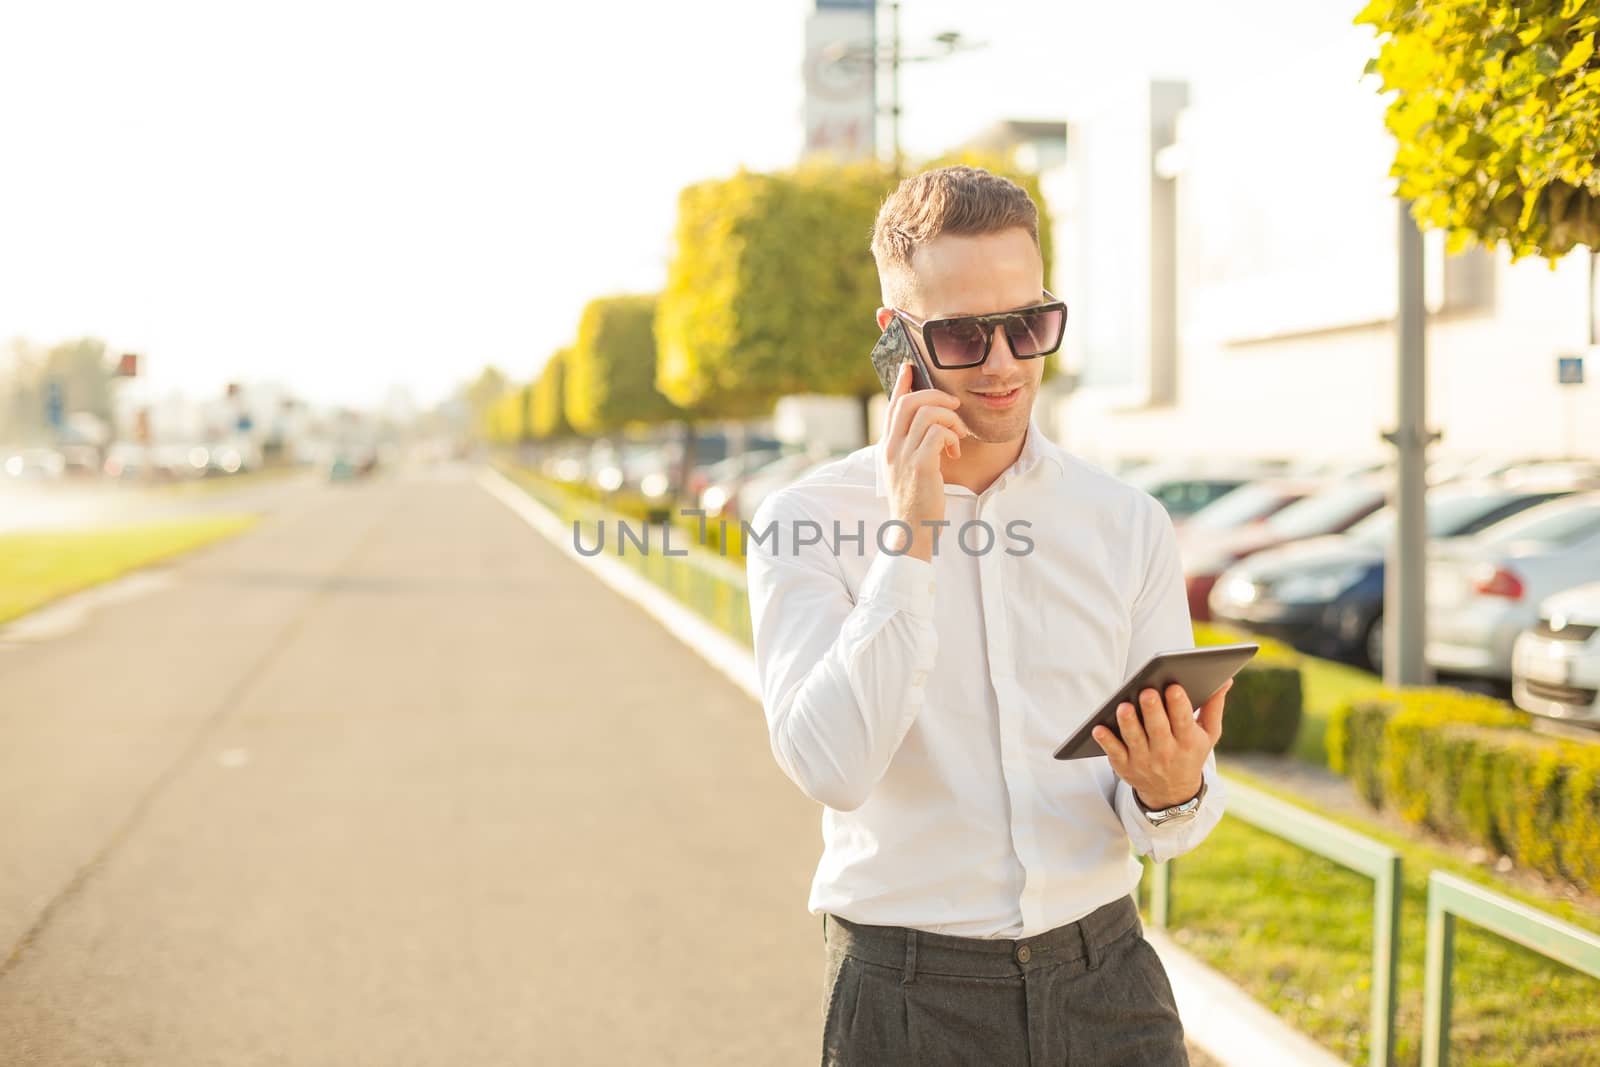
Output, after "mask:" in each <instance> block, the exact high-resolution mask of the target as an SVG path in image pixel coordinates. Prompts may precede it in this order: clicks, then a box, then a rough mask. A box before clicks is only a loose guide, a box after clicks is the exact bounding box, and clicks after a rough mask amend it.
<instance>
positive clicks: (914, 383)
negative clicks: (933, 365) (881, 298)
mask: <svg viewBox="0 0 1600 1067" xmlns="http://www.w3.org/2000/svg"><path fill="white" fill-rule="evenodd" d="M906 360H910V361H911V389H912V391H913V392H915V391H916V390H918V389H931V388H933V379H932V378H931V377H930V376H929V374H928V368H927V366H926V365H925V364H924V363H923V362H922V352H921V351H920V350H919V349H918V348H917V345H916V342H914V341H912V340H911V335H910V334H909V333H907V332H906V326H905V323H903V322H901V321H900V316H898V315H896V316H895V317H894V318H892V319H890V320H889V325H888V327H887V328H886V329H885V330H884V331H883V333H882V334H881V335H879V337H878V343H877V344H875V345H873V346H872V366H873V368H874V369H876V370H877V372H878V380H879V381H880V382H882V383H883V395H884V396H892V395H893V394H894V383H895V379H896V378H898V377H899V376H900V364H902V363H904V362H905V361H906Z"/></svg>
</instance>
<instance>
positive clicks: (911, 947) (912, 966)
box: [900, 927, 917, 985]
mask: <svg viewBox="0 0 1600 1067" xmlns="http://www.w3.org/2000/svg"><path fill="white" fill-rule="evenodd" d="M916 977H917V932H916V931H915V930H913V929H911V928H910V927H907V928H906V973H905V976H904V977H903V978H901V979H900V983H901V984H902V985H909V984H910V983H911V982H913V981H915V980H916Z"/></svg>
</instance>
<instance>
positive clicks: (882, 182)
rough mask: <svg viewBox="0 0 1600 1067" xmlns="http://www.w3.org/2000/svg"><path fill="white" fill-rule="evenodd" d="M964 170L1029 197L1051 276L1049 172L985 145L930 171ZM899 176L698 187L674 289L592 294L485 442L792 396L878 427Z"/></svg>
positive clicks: (819, 172) (659, 419) (677, 256)
mask: <svg viewBox="0 0 1600 1067" xmlns="http://www.w3.org/2000/svg"><path fill="white" fill-rule="evenodd" d="M953 163H967V164H970V165H973V166H981V167H984V168H986V169H988V170H990V171H992V172H994V173H997V174H1004V175H1006V176H1007V177H1009V178H1011V179H1012V180H1013V181H1016V182H1017V183H1018V184H1019V185H1021V186H1022V187H1023V188H1025V189H1027V190H1028V192H1029V195H1031V196H1032V197H1033V199H1034V201H1035V203H1037V204H1038V205H1039V210H1040V233H1039V239H1040V244H1041V247H1042V251H1043V253H1044V261H1045V272H1046V277H1048V276H1049V269H1050V261H1051V254H1052V249H1051V241H1050V229H1051V227H1050V218H1049V213H1048V208H1047V206H1046V205H1045V203H1044V198H1043V196H1042V195H1041V193H1040V191H1039V186H1038V179H1037V177H1035V176H1034V175H1031V174H1028V173H1026V172H1024V171H1022V170H1021V169H1020V168H1018V167H1016V166H1015V165H1013V164H1012V163H1011V162H1010V161H1008V160H1006V159H1004V158H1000V157H997V156H993V155H984V154H978V153H971V152H962V153H957V154H953V155H951V156H947V157H944V158H941V159H937V160H933V161H931V162H929V163H927V164H926V166H928V167H938V166H944V165H947V164H953ZM895 185H896V179H895V177H894V175H893V172H892V171H891V169H890V168H889V167H888V166H887V165H884V164H878V163H874V162H867V163H854V164H848V165H838V164H825V163H813V164H808V165H802V166H800V167H797V168H795V169H793V170H789V171H783V172H778V173H754V172H751V171H746V170H741V171H740V172H739V173H737V174H735V175H734V176H732V177H730V178H721V179H714V180H709V181H703V182H699V183H696V184H694V185H691V186H689V187H688V188H686V189H684V190H683V191H682V192H681V193H680V194H679V197H678V215H677V220H676V224H675V228H674V235H673V238H674V249H673V253H672V257H671V259H670V262H669V264H668V268H667V281H666V287H665V288H664V289H663V291H662V292H660V293H659V294H646V295H625V296H609V297H602V298H600V299H597V300H594V301H592V302H591V303H590V304H589V305H588V306H587V307H586V308H585V309H584V311H583V314H582V315H581V317H580V318H579V321H578V324H577V336H576V340H575V341H574V343H573V344H572V345H571V346H570V347H566V348H563V349H562V350H560V351H559V352H556V353H555V354H554V355H552V356H551V357H550V358H549V360H548V361H547V362H546V363H545V366H544V369H543V370H542V371H541V372H540V374H539V376H538V377H537V378H536V379H535V380H534V381H532V382H529V383H527V384H525V385H522V386H515V385H513V384H512V383H509V382H503V383H502V384H503V388H502V390H501V391H500V392H499V393H498V395H495V396H493V397H492V398H491V399H490V400H489V402H488V403H487V404H486V405H485V406H484V408H483V409H482V416H481V419H480V431H481V432H482V434H483V436H485V437H486V438H487V439H489V440H490V441H493V442H496V443H516V442H523V441H530V440H547V439H553V438H560V437H563V436H568V435H572V434H580V435H584V436H594V435H602V434H608V433H614V432H618V431H622V430H626V429H629V428H632V427H635V426H640V425H649V424H660V423H663V422H672V421H676V422H680V423H682V424H684V426H685V427H686V428H687V427H688V426H690V425H692V424H693V423H694V422H697V421H699V420H703V419H739V418H750V417H754V416H759V415H764V414H767V413H769V412H771V410H772V406H773V404H774V403H775V402H776V401H777V400H778V398H779V397H782V396H785V395H789V394H793V393H826V394H832V395H847V396H854V397H857V398H859V399H860V400H861V402H862V405H863V420H864V418H865V415H864V412H865V405H866V402H867V401H868V400H869V399H870V398H871V397H872V396H873V395H874V394H875V393H877V392H879V391H880V386H879V385H878V379H877V376H876V374H875V373H874V371H873V369H872V365H871V363H870V362H869V361H868V359H867V353H868V352H869V351H870V350H871V348H872V344H873V342H874V341H875V340H876V339H877V327H876V325H874V323H873V313H874V311H875V310H876V308H877V307H878V306H879V304H880V303H881V299H882V298H881V295H880V287H879V284H878V275H877V269H876V266H875V265H874V263H873V260H872V255H871V253H870V251H869V249H868V244H869V242H870V240H871V235H872V225H873V221H874V220H875V218H876V217H877V213H878V208H879V207H880V206H881V204H882V203H883V201H884V199H885V198H886V197H887V196H888V195H889V194H890V193H891V192H892V191H893V190H894V187H895ZM1053 373H1054V368H1053V367H1047V368H1046V375H1047V376H1049V375H1051V374H1053ZM484 382H485V379H484V378H481V377H480V379H479V383H478V385H477V386H475V387H474V388H481V387H483V386H484ZM490 384H491V385H492V382H491V383H490ZM687 440H692V435H688V434H686V441H687ZM686 461H687V457H686Z"/></svg>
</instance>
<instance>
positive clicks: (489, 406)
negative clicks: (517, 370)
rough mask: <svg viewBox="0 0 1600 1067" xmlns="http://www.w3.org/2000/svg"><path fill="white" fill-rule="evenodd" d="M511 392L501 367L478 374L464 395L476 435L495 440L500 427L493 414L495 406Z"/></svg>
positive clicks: (485, 369)
mask: <svg viewBox="0 0 1600 1067" xmlns="http://www.w3.org/2000/svg"><path fill="white" fill-rule="evenodd" d="M510 391H511V382H510V380H509V379H508V378H507V377H506V376H505V373H504V372H503V371H501V370H500V368H499V367H493V366H490V367H485V368H483V370H481V371H479V372H478V376H477V377H476V378H474V379H473V380H472V382H471V384H469V385H468V386H467V387H466V389H465V390H464V393H463V399H464V400H465V401H466V404H467V413H468V415H469V417H470V419H471V423H472V427H473V430H474V432H475V433H477V434H479V435H480V436H484V437H488V438H489V439H491V440H494V439H496V438H495V425H498V423H497V419H496V416H494V415H492V414H491V412H492V410H493V409H494V407H495V405H496V404H497V403H499V402H500V400H501V399H502V398H503V397H504V396H505V395H506V394H507V393H508V392H510Z"/></svg>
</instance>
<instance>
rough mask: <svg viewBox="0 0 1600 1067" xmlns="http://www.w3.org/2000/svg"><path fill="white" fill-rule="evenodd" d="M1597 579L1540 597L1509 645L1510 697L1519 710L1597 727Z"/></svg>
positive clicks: (1599, 630) (1599, 618)
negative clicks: (1530, 622)
mask: <svg viewBox="0 0 1600 1067" xmlns="http://www.w3.org/2000/svg"><path fill="white" fill-rule="evenodd" d="M1597 633H1600V582H1590V583H1588V584H1585V585H1580V586H1577V587H1575V588H1572V589H1568V590H1566V591H1565V592H1561V593H1557V594H1555V595H1554V596H1549V597H1546V598H1545V599H1544V602H1543V603H1541V604H1540V605H1539V621H1538V623H1537V624H1535V625H1534V627H1533V628H1532V629H1531V630H1524V631H1522V633H1521V634H1520V635H1519V636H1518V637H1517V643H1516V644H1515V645H1514V646H1513V647H1512V651H1511V699H1512V700H1513V701H1515V702H1516V705H1517V707H1519V708H1521V709H1522V710H1523V711H1531V712H1533V713H1534V714H1535V715H1544V716H1547V717H1549V718H1552V719H1565V720H1568V721H1569V722H1575V723H1581V724H1583V725H1585V726H1592V727H1597V728H1600V639H1597V638H1596V637H1595V634H1597Z"/></svg>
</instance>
